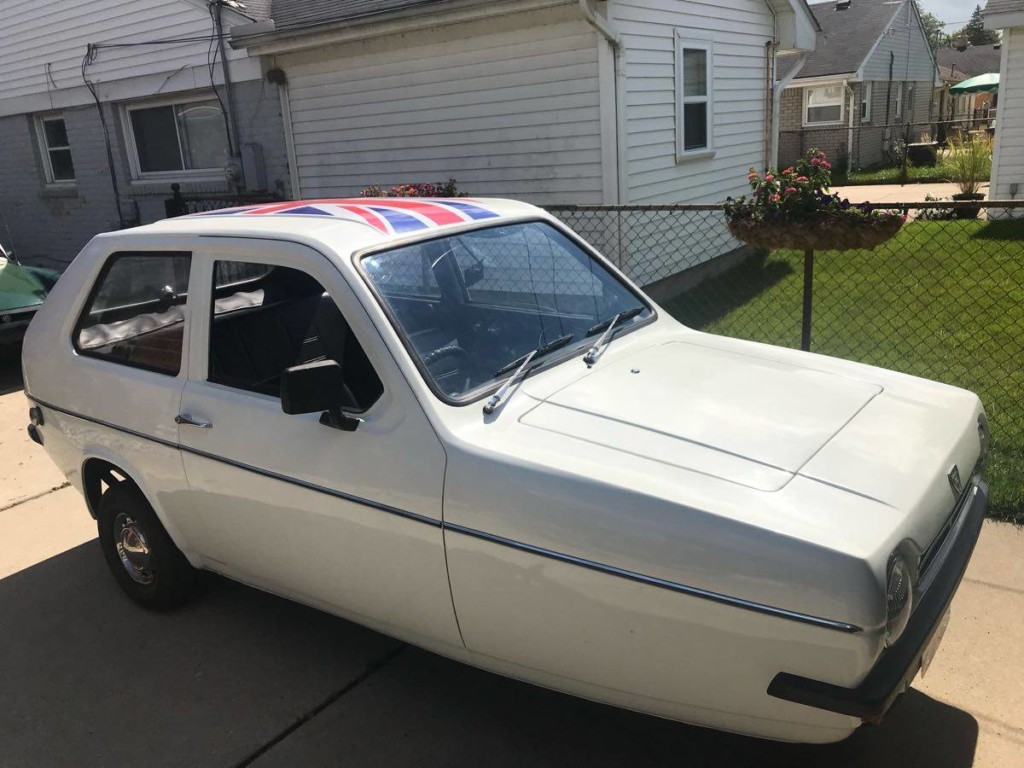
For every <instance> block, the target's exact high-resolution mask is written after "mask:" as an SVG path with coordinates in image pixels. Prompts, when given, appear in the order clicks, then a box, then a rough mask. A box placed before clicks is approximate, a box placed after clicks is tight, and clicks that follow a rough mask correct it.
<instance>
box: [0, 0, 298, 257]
mask: <svg viewBox="0 0 1024 768" xmlns="http://www.w3.org/2000/svg"><path fill="white" fill-rule="evenodd" d="M257 4H258V3H257ZM248 5H249V6H250V7H251V6H253V5H254V3H252V2H250V3H249V4H248ZM221 21H222V24H223V26H224V28H225V29H227V28H228V27H230V26H233V25H237V24H240V23H249V22H251V21H252V19H251V18H249V17H247V16H244V15H242V14H241V13H240V12H237V11H234V10H231V9H230V8H228V7H223V8H222V9H221ZM214 32H215V26H214V18H213V16H211V11H210V9H209V8H208V4H207V3H206V2H204V1H203V0H132V2H128V3H126V2H123V0H78V1H77V2H53V3H41V2H38V0H8V2H5V3H3V8H2V23H0V72H2V73H3V77H2V78H0V241H3V242H4V243H5V244H6V245H8V246H13V247H14V249H15V250H16V252H17V253H18V254H19V255H20V257H21V258H23V259H26V260H27V261H29V262H35V263H45V264H50V265H52V266H56V267H61V266H63V265H64V264H67V263H68V262H69V261H70V260H71V259H72V258H73V257H74V256H75V254H76V253H77V252H78V251H79V250H80V249H81V247H82V246H83V245H84V244H85V243H86V242H88V240H89V239H90V238H91V237H92V236H93V235H95V234H97V233H98V232H103V231H107V230H110V229H117V228H118V227H122V226H130V225H132V224H136V223H140V222H146V221H152V220H154V219H158V218H163V216H164V215H165V209H164V200H165V199H166V198H168V197H169V196H170V194H171V184H172V183H177V184H179V185H180V186H181V188H182V191H184V192H185V193H204V194H223V193H226V192H227V191H228V190H229V183H228V181H227V179H226V176H225V173H226V171H225V169H226V168H227V167H228V166H229V165H232V164H235V161H234V159H233V158H235V157H238V156H239V153H240V152H242V150H243V149H245V146H246V145H248V146H249V150H247V152H248V155H249V156H250V157H254V156H256V155H259V156H260V157H262V160H263V163H262V169H261V170H262V171H263V173H262V174H258V175H259V176H261V177H262V178H259V179H257V178H255V177H256V176H257V174H250V178H249V179H246V180H245V183H246V184H247V186H248V188H249V189H257V188H260V187H271V188H272V187H273V185H274V182H275V180H276V179H278V178H281V179H283V180H286V179H287V176H288V170H287V155H286V152H285V148H284V136H283V128H282V123H281V107H280V99H279V97H278V94H277V91H276V87H275V86H273V85H269V84H266V83H264V82H263V81H262V75H263V73H262V70H261V68H260V62H259V61H258V60H256V59H251V58H249V57H248V56H247V55H246V54H245V52H244V51H232V50H231V49H229V48H228V49H227V50H226V55H227V58H228V60H229V62H230V73H231V77H232V80H233V81H234V87H233V89H232V91H231V98H230V99H229V98H228V94H227V89H226V88H224V87H223V84H224V76H223V67H222V66H221V64H220V63H216V64H215V65H214V66H212V67H211V64H210V53H211V43H215V39H214ZM213 50H216V46H214V49H213ZM90 87H91V89H92V90H90ZM215 88H217V89H218V90H219V94H218V93H217V92H215ZM218 95H219V96H220V99H218ZM222 103H223V105H224V106H221V104H222ZM226 114H227V115H231V116H233V118H234V120H233V122H234V125H235V131H234V139H235V140H234V141H233V142H232V141H230V140H229V139H228V135H227V126H228V125H229V122H230V121H228V120H227V119H226ZM231 144H234V145H235V146H234V147H233V148H232V147H231V146H230V145H231ZM232 149H233V151H232ZM256 165H257V166H258V165H259V163H257V164H256ZM230 186H231V187H232V188H234V189H238V188H239V184H237V183H236V184H233V185H230Z"/></svg>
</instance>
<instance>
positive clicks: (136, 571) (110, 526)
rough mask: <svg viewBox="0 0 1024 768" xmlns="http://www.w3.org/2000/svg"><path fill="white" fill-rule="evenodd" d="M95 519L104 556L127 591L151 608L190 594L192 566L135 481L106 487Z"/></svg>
mask: <svg viewBox="0 0 1024 768" xmlns="http://www.w3.org/2000/svg"><path fill="white" fill-rule="evenodd" d="M96 523H97V528H98V529H99V539H100V548H101V549H102V550H103V557H104V559H105V560H106V561H107V565H108V566H109V567H110V570H111V572H112V573H113V574H114V578H115V579H116V580H117V583H118V584H119V585H120V587H121V589H123V590H124V591H125V594H127V595H128V597H130V598H131V599H132V600H134V601H135V602H136V603H138V604H139V605H141V606H142V607H144V608H149V609H152V610H167V609H169V608H175V607H177V606H179V605H181V604H182V603H184V602H185V601H186V600H187V599H188V598H189V595H190V594H191V593H192V587H193V585H194V584H195V577H196V570H195V568H193V567H192V565H191V564H190V563H189V562H188V560H187V559H186V558H185V556H184V555H183V554H182V553H181V550H180V549H178V547H177V546H176V545H175V543H174V542H173V541H172V540H171V537H170V536H169V535H168V534H167V531H166V530H164V527H163V525H161V523H160V520H159V519H158V518H157V516H156V513H155V512H154V511H153V508H152V507H151V506H150V505H149V502H147V501H146V498H145V496H143V495H142V492H141V491H140V490H139V489H138V488H137V487H135V486H134V485H133V484H132V483H130V482H127V481H125V482H121V483H118V484H117V485H115V486H113V487H111V488H110V489H109V490H107V492H106V493H104V494H103V496H102V497H101V498H100V503H99V508H98V509H97V514H96Z"/></svg>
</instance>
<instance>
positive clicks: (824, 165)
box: [821, 160, 832, 171]
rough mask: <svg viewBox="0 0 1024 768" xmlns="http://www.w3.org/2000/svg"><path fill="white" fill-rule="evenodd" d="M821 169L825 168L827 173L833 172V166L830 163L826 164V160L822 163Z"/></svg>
mask: <svg viewBox="0 0 1024 768" xmlns="http://www.w3.org/2000/svg"><path fill="white" fill-rule="evenodd" d="M821 167H822V168H824V169H825V170H826V171H831V170H832V164H831V163H829V162H826V161H825V160H822V161H821Z"/></svg>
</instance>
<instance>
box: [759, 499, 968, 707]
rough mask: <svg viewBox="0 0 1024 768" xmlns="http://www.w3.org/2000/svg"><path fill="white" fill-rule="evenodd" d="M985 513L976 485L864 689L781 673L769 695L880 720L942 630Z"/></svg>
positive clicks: (773, 681) (776, 677)
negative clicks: (909, 613)
mask: <svg viewBox="0 0 1024 768" xmlns="http://www.w3.org/2000/svg"><path fill="white" fill-rule="evenodd" d="M987 508H988V487H987V486H986V485H985V483H982V482H980V481H979V482H976V483H975V484H973V486H972V487H971V489H970V490H969V491H968V493H967V494H965V498H964V502H963V506H962V507H961V510H960V512H959V514H958V515H957V521H956V523H955V524H954V529H953V530H952V531H951V532H950V535H949V537H948V539H947V540H948V542H949V550H948V551H947V552H946V553H945V556H944V559H943V561H942V562H941V563H937V564H936V567H937V568H938V570H937V571H936V572H935V574H934V576H932V577H931V578H930V581H929V582H928V584H927V589H926V590H925V592H924V594H923V595H921V597H920V602H919V603H918V606H917V609H916V610H915V611H914V613H913V615H912V616H911V618H910V623H909V624H908V625H907V628H906V629H905V630H904V631H903V635H902V636H901V637H900V639H899V640H897V641H896V644H895V645H893V646H892V647H890V648H888V649H886V650H885V652H884V653H883V654H882V655H881V657H880V658H879V660H878V663H877V664H875V666H874V668H873V669H872V670H871V671H870V672H869V673H868V675H867V677H865V678H864V681H863V682H862V683H861V684H860V685H858V686H857V687H856V688H843V687H841V686H838V685H832V684H831V683H823V682H821V681H820V680H811V679H809V678H806V677H800V676H799V675H792V674H789V673H788V672H780V673H779V674H777V675H776V676H775V677H774V678H773V679H772V682H771V684H770V685H769V686H768V695H769V696H774V697H776V698H779V699H785V700H786V701H794V702H796V703H798V704H806V705H807V706H809V707H816V708H817V709H824V710H828V711H829V712H838V713H840V714H843V715H850V716H852V717H859V718H861V719H862V720H867V721H872V722H877V721H878V720H880V719H881V718H882V717H883V716H884V715H885V713H886V712H887V711H888V710H889V707H891V706H892V703H893V702H894V701H895V700H896V697H897V696H899V695H900V694H901V693H902V692H903V691H904V690H906V688H907V686H909V685H910V682H911V680H913V679H914V677H915V676H916V675H917V672H918V670H919V669H920V668H921V656H922V655H923V653H924V650H925V648H927V647H928V643H929V641H930V640H931V639H932V636H933V635H934V634H935V632H936V631H938V629H939V624H940V621H941V619H942V617H943V615H944V614H945V613H946V611H947V609H948V608H949V604H950V603H951V602H952V600H953V595H954V594H956V590H957V587H959V586H960V581H961V579H963V576H964V571H966V570H967V563H968V562H970V559H971V555H972V554H973V552H974V545H975V544H976V543H977V541H978V535H979V534H980V533H981V524H982V521H983V520H984V519H985V510H986V509H987ZM929 576H931V574H929Z"/></svg>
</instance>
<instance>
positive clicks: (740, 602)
mask: <svg viewBox="0 0 1024 768" xmlns="http://www.w3.org/2000/svg"><path fill="white" fill-rule="evenodd" d="M444 529H445V530H446V531H453V532H455V533H461V534H463V535H464V536H470V537H472V538H475V539H481V540H482V541H489V542H491V543H493V544H500V545H501V546H505V547H510V548H512V549H518V550H519V551H521V552H528V553H529V554H532V555H538V556H540V557H546V558H548V559H550V560H557V561H559V562H562V563H568V564H570V565H578V566H580V567H581V568H587V569H589V570H592V571H597V572H599V573H607V574H610V575H612V576H618V577H620V578H623V579H629V580H630V581H635V582H638V583H640V584H648V585H650V586H653V587H660V588H661V589H667V590H670V591H672V592H678V593H680V594H683V595H688V596H690V597H697V598H700V599H702V600H711V601H712V602H715V603H721V604H723V605H728V606H732V607H734V608H741V609H743V610H746V611H754V612H755V613H763V614H765V615H768V616H775V617H777V618H780V619H788V620H789V621H797V622H800V623H802V624H810V625H812V626H815V627H822V628H824V629H833V630H836V631H838V632H846V633H848V634H855V633H858V632H863V631H864V630H862V629H861V628H860V627H858V626H857V625H855V624H847V623H846V622H843V621H834V620H832V619H823V618H820V617H818V616H810V615H808V614H806V613H798V612H796V611H787V610H786V609H784V608H776V607H774V606H771V605H764V604H762V603H755V602H752V601H750V600H744V599H743V598H740V597H730V596H729V595H723V594H721V593H720V592H711V591H709V590H706V589H701V588H700V587H690V586H687V585H685V584H679V583H677V582H674V581H667V580H665V579H659V578H657V577H655V576H645V575H644V574H642V573H637V572H636V571H627V570H625V569H622V568H616V567H615V566H611V565H603V564H602V563H597V562H594V561H593V560H587V559H585V558H582V557H575V556H574V555H565V554H562V553H561V552H554V551H552V550H550V549H544V548H543V547H535V546H533V545H532V544H523V543H522V542H519V541H513V540H512V539H506V538H504V537H502V536H495V535H494V534H491V533H484V532H483V531H478V530H475V529H473V528H467V527H465V526H463V525H457V524H455V523H445V524H444Z"/></svg>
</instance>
